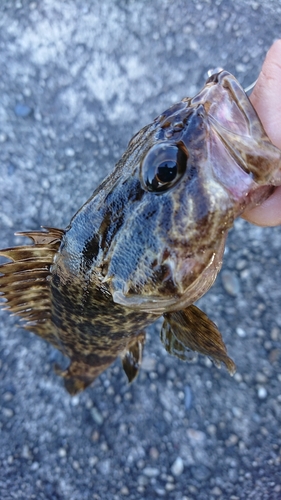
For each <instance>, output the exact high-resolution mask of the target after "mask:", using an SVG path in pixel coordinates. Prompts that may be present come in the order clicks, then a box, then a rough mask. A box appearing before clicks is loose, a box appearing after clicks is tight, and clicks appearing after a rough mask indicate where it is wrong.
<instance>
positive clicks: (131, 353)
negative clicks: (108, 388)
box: [122, 332, 145, 382]
mask: <svg viewBox="0 0 281 500" xmlns="http://www.w3.org/2000/svg"><path fill="white" fill-rule="evenodd" d="M144 343H145V333H144V332H142V333H140V334H139V335H138V337H137V338H136V339H134V342H133V343H132V344H130V346H129V347H128V350H127V351H126V352H125V353H124V354H123V356H122V365H123V369H124V372H125V373H126V375H127V377H128V380H129V382H132V381H133V380H134V378H136V376H137V374H138V371H139V368H140V365H141V361H142V352H143V346H144Z"/></svg>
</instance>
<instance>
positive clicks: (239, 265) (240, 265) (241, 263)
mask: <svg viewBox="0 0 281 500" xmlns="http://www.w3.org/2000/svg"><path fill="white" fill-rule="evenodd" d="M246 266H247V261H246V260H244V259H239V260H238V261H237V262H236V269H237V271H242V269H245V267H246Z"/></svg>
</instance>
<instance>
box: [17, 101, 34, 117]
mask: <svg viewBox="0 0 281 500" xmlns="http://www.w3.org/2000/svg"><path fill="white" fill-rule="evenodd" d="M14 112H15V114H16V116H19V117H21V118H27V117H28V116H30V115H31V114H32V108H31V107H30V106H27V105H26V104H20V103H18V104H16V105H15V107H14Z"/></svg>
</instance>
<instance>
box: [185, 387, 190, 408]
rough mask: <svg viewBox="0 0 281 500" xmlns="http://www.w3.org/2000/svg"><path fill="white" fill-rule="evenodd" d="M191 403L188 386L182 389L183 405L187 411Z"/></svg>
mask: <svg viewBox="0 0 281 500" xmlns="http://www.w3.org/2000/svg"><path fill="white" fill-rule="evenodd" d="M191 403H192V393H191V389H190V387H189V386H188V385H186V386H185V388H184V405H185V408H186V409H187V410H189V408H190V407H191Z"/></svg>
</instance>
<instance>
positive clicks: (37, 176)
mask: <svg viewBox="0 0 281 500" xmlns="http://www.w3.org/2000/svg"><path fill="white" fill-rule="evenodd" d="M280 27H281V4H280V1H279V0H271V1H268V2H262V1H241V0H236V1H235V2H230V1H227V0H222V1H221V0H218V1H202V0H200V1H194V2H192V1H177V0H176V1H173V2H171V1H167V0H164V1H160V0H156V1H153V2H145V1H138V2H137V1H129V0H128V1H125V0H121V1H117V0H116V1H108V2H98V1H97V0H93V1H84V2H80V1H78V0H68V1H65V2H58V1H54V0H41V1H38V2H36V1H35V2H33V1H31V2H28V1H24V0H23V1H19V0H10V1H9V0H2V1H1V3H0V72H1V78H0V179H1V181H0V182H1V183H0V230H1V233H0V234H1V247H5V246H10V245H14V244H18V243H19V242H20V240H19V238H18V237H15V236H13V233H14V232H15V231H19V230H30V229H38V228H39V227H40V225H42V224H43V225H45V226H55V227H65V226H66V225H67V224H68V222H69V220H70V218H71V216H72V215H73V214H74V213H75V211H76V210H77V209H78V208H79V207H80V206H81V205H82V203H84V202H85V201H86V200H87V198H88V197H89V196H90V195H91V193H92V191H93V190H94V188H95V187H96V186H97V185H98V184H99V182H100V181H101V180H102V179H103V178H104V176H105V174H107V173H108V172H110V171H111V169H112V168H113V165H114V164H115V162H116V161H117V160H118V158H119V157H120V156H121V154H122V152H123V151H124V149H125V148H126V145H127V143H128V141H129V139H130V138H131V136H132V135H133V134H134V133H135V132H136V131H137V130H138V129H140V128H141V127H142V126H143V125H145V124H146V123H149V122H150V121H151V120H152V119H153V118H154V117H155V116H157V115H158V114H160V113H161V112H162V111H163V110H164V109H166V108H167V107H168V106H169V105H171V104H172V103H174V102H176V101H178V100H180V99H181V98H182V97H184V96H188V95H189V96H190V95H193V94H194V93H195V92H196V91H197V90H198V89H199V88H200V87H201V86H202V85H203V84H204V81H205V79H206V74H207V70H208V69H209V68H210V67H216V66H222V67H224V68H225V69H227V70H229V71H230V72H232V73H234V74H235V76H236V77H237V78H238V79H239V81H240V82H241V83H242V84H243V85H244V86H247V85H249V84H250V83H251V82H252V81H254V80H255V79H256V78H257V75H258V73H259V71H260V68H261V64H262V61H263V59H264V56H265V54H266V51H267V49H268V48H269V47H270V45H271V43H272V42H273V40H274V39H275V38H277V37H279V36H280ZM280 247H281V228H280V227H277V228H267V229H261V228H258V227H255V226H251V225H250V224H248V223H247V222H245V221H243V220H237V221H236V224H235V228H234V229H233V230H232V231H231V232H230V234H229V239H228V243H227V249H226V255H225V261H224V267H223V271H222V273H221V274H220V275H219V277H218V279H217V281H216V284H215V285H214V287H213V288H212V289H211V290H210V292H209V293H208V294H207V295H206V296H204V297H203V298H202V299H201V300H200V306H201V307H202V308H203V309H204V310H205V311H206V312H207V313H208V314H209V315H210V316H211V318H212V319H213V320H214V321H216V323H217V324H218V325H219V328H220V330H221V331H222V332H223V336H224V340H225V342H226V344H227V346H228V351H229V354H230V356H231V357H232V358H233V359H234V360H235V361H236V364H237V373H236V375H235V376H234V377H233V378H231V377H230V376H229V375H228V373H227V372H226V370H225V369H222V370H220V371H219V370H217V369H216V368H215V367H214V366H213V365H212V364H211V362H209V361H208V360H206V359H205V358H203V357H201V356H199V358H198V360H197V361H195V362H193V363H191V364H186V363H183V362H180V361H179V360H177V359H176V358H173V357H171V356H169V355H168V354H167V353H166V352H165V351H164V349H163V348H162V346H161V343H160V340H159V326H160V324H159V323H157V324H156V325H154V326H152V327H151V328H150V330H149V336H148V341H147V344H146V347H145V357H144V364H143V369H142V370H141V373H140V376H139V377H138V379H137V380H136V382H135V383H133V384H132V385H130V386H129V385H128V384H127V382H126V379H125V375H124V373H123V371H122V369H121V366H120V363H119V362H116V364H115V365H113V366H112V367H111V368H110V369H109V370H107V371H106V373H104V374H102V375H101V377H100V378H99V379H98V380H97V382H96V383H95V384H94V385H93V386H92V387H90V388H89V389H87V390H86V391H85V392H84V393H83V394H81V395H79V396H77V397H74V398H71V397H70V396H69V395H68V394H67V393H66V391H65V390H64V388H63V384H62V381H61V379H60V378H59V377H57V376H56V375H55V374H54V372H53V364H54V363H55V362H59V361H60V360H61V358H60V355H59V354H58V353H57V352H56V351H55V349H53V348H52V347H51V346H49V345H47V344H46V343H44V342H43V341H41V340H40V339H39V338H37V337H35V336H34V335H32V334H31V333H29V332H26V331H24V330H23V329H21V328H20V327H18V320H17V319H16V318H14V317H10V316H9V315H8V314H7V313H5V312H2V313H1V316H0V321H1V329H0V337H1V344H0V399H1V409H0V498H1V500H10V499H20V500H27V499H36V500H41V499H44V500H84V499H85V500H90V499H96V500H98V499H100V500H111V499H113V500H117V499H123V498H128V499H131V500H133V499H147V500H150V499H155V498H167V499H175V500H187V499H192V500H193V499H196V500H213V499H226V500H242V499H243V500H244V499H252V498H253V499H255V500H267V499H270V500H277V499H280V498H281V363H280V360H281V312H280V303H281V288H280V279H281V267H280V260H281V258H280Z"/></svg>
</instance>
